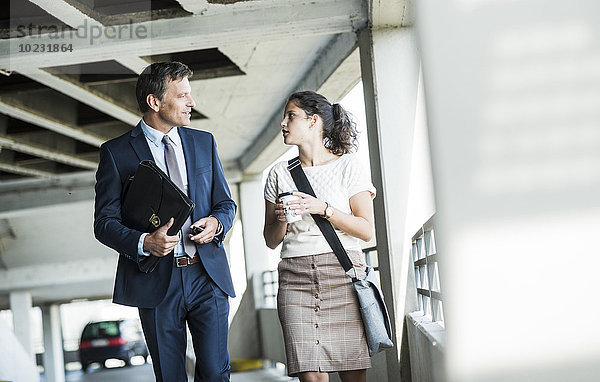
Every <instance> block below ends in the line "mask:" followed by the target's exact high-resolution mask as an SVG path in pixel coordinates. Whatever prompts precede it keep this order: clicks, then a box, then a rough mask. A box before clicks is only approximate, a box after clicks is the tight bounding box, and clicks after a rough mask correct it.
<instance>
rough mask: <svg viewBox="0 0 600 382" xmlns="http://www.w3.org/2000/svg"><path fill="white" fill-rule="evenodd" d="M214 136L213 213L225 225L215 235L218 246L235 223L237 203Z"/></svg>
mask: <svg viewBox="0 0 600 382" xmlns="http://www.w3.org/2000/svg"><path fill="white" fill-rule="evenodd" d="M211 138H212V168H213V174H212V176H213V182H212V195H211V204H212V209H211V213H210V214H211V215H213V216H214V217H216V218H217V219H219V221H220V222H221V224H222V225H223V231H222V232H221V233H220V234H219V235H217V236H215V239H214V242H215V244H216V245H217V246H219V247H220V246H221V245H223V239H224V238H225V235H226V234H227V232H228V231H229V230H230V229H231V226H232V225H233V219H234V218H235V210H236V205H235V202H234V201H233V200H232V199H231V192H230V191H229V186H228V185H227V181H226V180H225V173H224V171H223V166H222V164H221V160H220V159H219V155H218V154H217V144H216V142H215V138H214V137H213V136H212V135H211Z"/></svg>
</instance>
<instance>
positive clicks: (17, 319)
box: [10, 291, 35, 361]
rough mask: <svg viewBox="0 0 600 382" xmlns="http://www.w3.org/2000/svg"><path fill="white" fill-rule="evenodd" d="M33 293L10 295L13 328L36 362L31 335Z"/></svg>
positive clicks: (19, 292)
mask: <svg viewBox="0 0 600 382" xmlns="http://www.w3.org/2000/svg"><path fill="white" fill-rule="evenodd" d="M31 307H32V306H31V292H26V291H18V292H11V293H10V310H11V311H12V314H13V328H14V332H15V336H16V337H17V338H18V339H19V342H20V343H21V345H23V349H25V352H26V353H27V354H28V355H29V356H30V357H31V359H32V360H34V361H35V354H34V352H33V340H32V335H31Z"/></svg>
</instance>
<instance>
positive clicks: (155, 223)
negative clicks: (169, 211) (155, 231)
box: [148, 214, 160, 228]
mask: <svg viewBox="0 0 600 382" xmlns="http://www.w3.org/2000/svg"><path fill="white" fill-rule="evenodd" d="M148 220H149V221H150V224H152V225H153V226H154V228H158V227H160V218H159V217H158V215H157V214H152V216H150V219H148Z"/></svg>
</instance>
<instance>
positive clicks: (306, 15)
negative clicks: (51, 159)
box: [0, 0, 367, 70]
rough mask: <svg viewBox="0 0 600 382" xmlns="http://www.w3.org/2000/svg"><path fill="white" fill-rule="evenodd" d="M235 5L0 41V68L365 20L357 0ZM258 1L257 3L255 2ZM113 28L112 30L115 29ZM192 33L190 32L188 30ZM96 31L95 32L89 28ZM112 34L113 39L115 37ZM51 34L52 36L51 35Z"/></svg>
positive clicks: (336, 29) (349, 26) (352, 26)
mask: <svg viewBox="0 0 600 382" xmlns="http://www.w3.org/2000/svg"><path fill="white" fill-rule="evenodd" d="M251 3H252V2H250V3H249V5H247V6H244V7H240V8H239V11H237V12H235V13H230V12H219V13H214V14H211V13H207V14H205V15H195V16H189V17H183V18H175V19H161V20H154V21H152V22H151V23H150V22H143V23H138V24H130V25H124V26H120V27H121V29H119V26H116V27H108V28H113V29H111V31H112V33H114V35H110V36H112V37H107V35H106V33H104V32H105V31H106V30H105V29H103V30H102V31H101V32H102V33H101V34H102V36H100V37H98V38H91V34H92V33H91V30H90V29H91V28H90V27H89V26H88V27H87V29H86V31H87V38H78V37H77V36H76V35H75V33H74V32H73V33H70V32H65V38H62V39H57V38H56V36H49V35H44V36H31V37H23V38H14V39H9V40H2V41H0V69H5V70H12V69H13V68H15V69H23V68H28V67H29V68H39V67H42V66H43V67H47V66H60V65H71V64H77V63H85V62H92V61H102V60H110V59H114V58H118V57H129V56H147V55H155V54H165V53H171V52H179V51H189V50H197V49H207V48H214V47H215V46H220V45H223V44H226V43H230V42H231V41H236V42H237V43H240V44H241V43H244V42H254V41H257V40H278V39H290V38H296V37H302V36H314V35H326V34H336V33H344V32H354V31H356V30H358V29H360V28H362V27H363V26H364V25H365V23H366V19H367V13H366V2H364V1H362V0H344V1H342V0H320V1H318V2H314V1H276V2H273V3H272V4H270V5H269V6H268V7H267V6H265V4H264V2H257V5H256V6H253V4H251ZM258 3H260V4H258ZM115 28H116V29H115ZM192 32H193V33H192ZM95 33H96V34H99V33H97V32H95ZM115 36H116V37H115ZM51 37H54V38H51ZM59 41H60V43H61V44H62V43H67V44H72V48H73V52H65V53H63V52H43V53H41V52H40V53H31V52H30V53H25V52H19V51H18V45H19V44H26V43H37V44H56V43H58V42H59Z"/></svg>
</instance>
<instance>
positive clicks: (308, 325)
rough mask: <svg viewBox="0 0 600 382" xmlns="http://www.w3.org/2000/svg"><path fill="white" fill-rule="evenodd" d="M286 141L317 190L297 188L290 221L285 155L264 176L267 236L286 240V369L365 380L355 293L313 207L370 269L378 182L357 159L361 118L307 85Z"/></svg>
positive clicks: (286, 119) (292, 107) (281, 297)
mask: <svg viewBox="0 0 600 382" xmlns="http://www.w3.org/2000/svg"><path fill="white" fill-rule="evenodd" d="M281 131H282V134H283V141H284V143H285V144H287V145H295V146H298V150H299V158H300V162H301V166H302V169H303V170H304V172H305V173H306V176H307V178H308V180H309V182H310V184H311V185H312V188H313V189H314V192H315V195H316V197H313V196H311V195H308V194H306V193H303V192H294V193H293V194H294V195H296V196H297V197H298V198H297V200H295V201H292V202H289V203H286V205H285V207H286V208H290V209H292V210H294V211H295V212H296V214H298V215H301V216H302V219H301V220H299V221H296V222H293V223H287V222H286V218H285V213H284V205H283V203H282V201H281V199H280V198H279V195H280V194H282V193H286V192H290V191H294V190H296V189H297V187H296V185H295V183H294V181H293V179H292V176H291V174H290V172H289V170H288V168H287V165H288V163H287V162H280V163H277V164H275V165H274V166H273V168H272V169H271V171H270V173H269V175H268V177H267V181H266V184H265V190H264V197H265V227H264V237H265V241H266V243H267V246H268V247H269V248H276V247H277V246H278V245H279V244H280V243H282V247H281V261H280V263H279V266H278V272H279V291H278V295H277V309H278V314H279V320H280V322H281V327H282V329H283V336H284V340H285V350H286V358H287V367H288V373H289V375H291V376H298V377H299V378H300V380H301V381H302V382H308V381H328V380H329V376H328V374H327V373H329V372H338V373H339V375H340V378H341V380H342V381H343V382H355V381H356V382H358V381H366V369H367V368H369V367H371V359H370V358H369V352H368V348H367V342H366V339H365V334H364V329H363V324H362V320H361V316H360V312H359V305H358V301H357V298H356V293H355V292H354V289H353V288H352V283H351V279H350V277H348V276H347V275H346V274H345V272H344V269H343V268H342V266H341V265H340V263H339V261H338V259H337V257H336V256H335V254H334V253H333V251H332V249H331V247H330V246H329V244H328V243H327V241H326V240H325V237H324V236H323V234H322V233H321V231H320V230H319V228H318V227H317V225H316V224H315V221H314V219H313V218H312V217H311V214H319V215H321V216H322V217H324V218H326V219H327V220H329V222H330V223H331V224H332V225H333V227H334V228H335V231H336V233H337V235H338V237H339V238H340V241H341V243H342V244H343V246H344V248H345V249H346V251H347V253H348V255H349V257H350V259H351V260H352V263H353V265H354V267H355V269H356V272H357V275H358V278H361V279H362V278H364V277H365V268H366V264H365V259H364V255H363V253H362V251H361V247H360V242H359V240H364V241H369V240H370V239H371V237H372V236H373V204H372V199H373V198H374V197H375V188H374V187H373V185H372V184H371V180H370V179H369V177H368V176H367V174H366V173H365V171H363V169H362V167H361V165H360V163H359V161H358V159H357V158H356V157H355V156H354V154H351V152H352V151H353V150H354V149H356V147H357V145H356V138H357V135H358V134H357V131H356V124H355V123H354V122H353V120H352V118H351V116H350V114H349V113H348V112H347V111H346V110H344V108H343V107H342V106H341V105H339V104H337V103H335V104H331V103H330V102H329V101H328V100H327V99H326V98H325V97H324V96H322V95H320V94H317V93H315V92H310V91H304V92H297V93H293V94H292V95H290V96H289V98H288V101H287V104H286V107H285V111H284V116H283V120H282V121H281Z"/></svg>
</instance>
